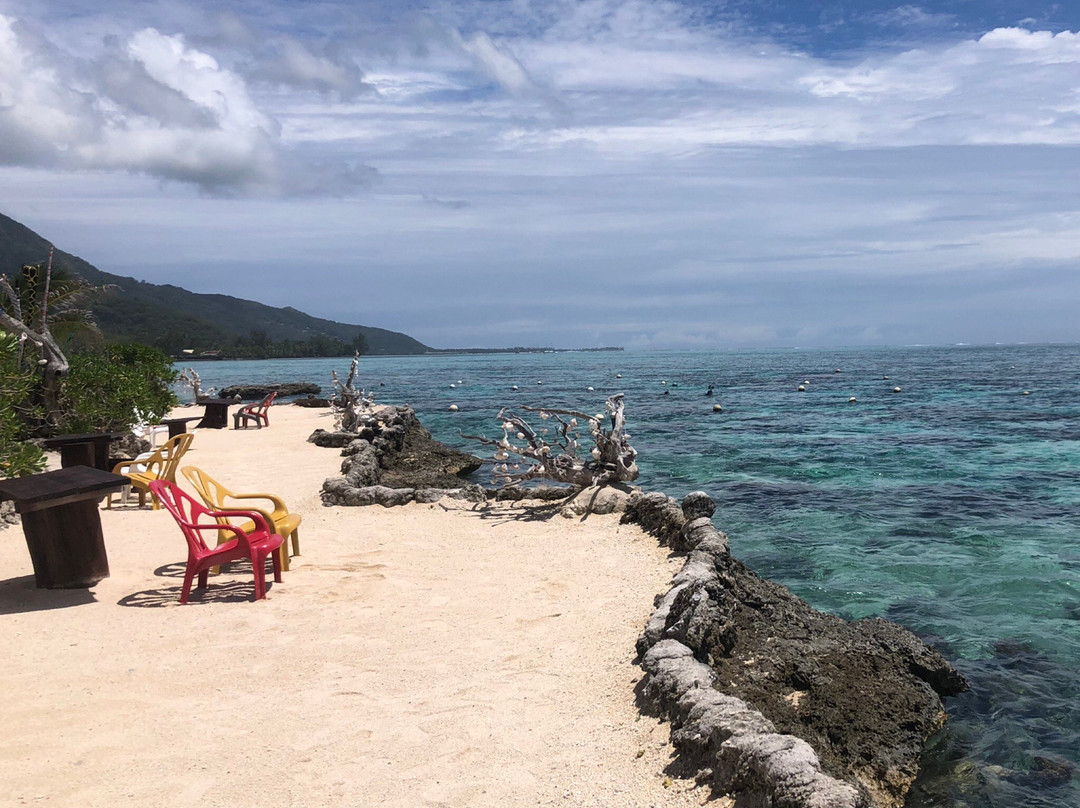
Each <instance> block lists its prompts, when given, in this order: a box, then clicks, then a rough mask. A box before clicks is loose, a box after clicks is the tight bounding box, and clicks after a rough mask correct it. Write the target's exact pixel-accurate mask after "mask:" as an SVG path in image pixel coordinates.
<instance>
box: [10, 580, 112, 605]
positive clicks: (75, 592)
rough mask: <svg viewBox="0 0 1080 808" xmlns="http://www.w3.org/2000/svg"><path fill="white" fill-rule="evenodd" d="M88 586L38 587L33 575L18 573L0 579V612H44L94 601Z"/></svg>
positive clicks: (95, 599)
mask: <svg viewBox="0 0 1080 808" xmlns="http://www.w3.org/2000/svg"><path fill="white" fill-rule="evenodd" d="M96 601H97V598H95V597H94V593H93V592H91V591H90V589H89V588H80V589H38V588H37V586H35V584H34V576H33V575H20V576H19V577H18V578H8V579H7V580H4V581H0V614H22V613H25V612H44V611H48V610H50V609H67V608H70V607H72V606H84V605H86V604H87V603H95V602H96Z"/></svg>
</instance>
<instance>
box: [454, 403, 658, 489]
mask: <svg viewBox="0 0 1080 808" xmlns="http://www.w3.org/2000/svg"><path fill="white" fill-rule="evenodd" d="M623 407H624V395H623V394H622V393H618V394H616V395H614V396H612V397H611V398H609V399H608V400H607V402H606V403H605V405H604V409H605V412H604V413H598V414H596V415H587V414H585V413H583V412H577V411H575V410H563V409H555V408H551V407H543V408H537V407H522V409H524V410H526V411H527V412H535V413H538V414H539V416H540V419H541V420H543V421H546V422H548V426H543V427H540V428H539V429H538V430H537V429H534V428H533V427H532V426H531V425H530V424H529V423H528V422H526V421H525V419H524V418H522V417H521V416H519V415H515V414H514V413H513V412H511V411H510V410H509V409H508V408H503V409H502V410H501V411H500V412H499V414H498V415H497V416H496V417H497V418H498V420H499V421H500V422H501V424H502V429H503V436H502V438H488V437H483V436H479V435H464V436H463V437H466V438H469V439H471V440H478V441H480V442H481V443H483V444H484V445H486V446H492V447H494V449H495V453H494V459H495V463H496V465H495V466H494V478H495V481H496V482H499V483H503V484H511V483H517V482H524V481H527V480H536V479H546V480H550V481H552V482H560V483H569V484H571V485H576V486H580V487H582V488H586V487H589V486H597V487H598V486H602V485H609V484H612V483H621V482H632V481H634V480H636V479H637V476H638V468H637V463H636V462H635V458H636V457H637V451H636V450H635V449H634V447H632V446H631V445H630V443H629V436H628V435H627V434H626V431H625V428H626V418H625V415H624V411H623ZM582 425H587V426H588V429H589V434H590V436H591V437H592V439H593V447H592V449H591V451H589V452H588V453H587V454H586V453H585V452H584V451H583V448H582V446H581V437H580V429H581V427H582ZM583 455H584V456H583Z"/></svg>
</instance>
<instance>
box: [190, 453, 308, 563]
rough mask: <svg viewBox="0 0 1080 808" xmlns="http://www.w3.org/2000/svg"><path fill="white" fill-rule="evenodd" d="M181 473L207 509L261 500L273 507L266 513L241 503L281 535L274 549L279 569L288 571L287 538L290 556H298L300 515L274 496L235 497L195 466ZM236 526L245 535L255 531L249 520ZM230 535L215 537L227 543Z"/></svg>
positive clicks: (246, 494)
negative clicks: (241, 501)
mask: <svg viewBox="0 0 1080 808" xmlns="http://www.w3.org/2000/svg"><path fill="white" fill-rule="evenodd" d="M180 472H181V473H182V474H183V475H184V476H185V477H187V478H188V480H189V481H190V482H191V484H192V485H193V486H195V490H196V491H197V492H198V493H199V496H200V497H201V498H202V501H203V502H205V503H206V507H208V508H210V510H215V511H224V510H229V509H230V508H235V507H238V506H236V505H230V504H229V503H228V502H227V501H226V500H230V499H231V500H244V501H245V502H246V501H247V500H252V499H261V500H265V501H266V502H269V503H270V504H271V505H272V506H273V508H274V509H273V510H272V511H270V510H266V509H265V508H253V507H251V506H250V505H247V504H244V505H243V506H239V507H242V508H243V510H245V511H256V512H258V513H260V514H262V516H263V517H264V518H265V519H266V521H267V522H268V523H269V524H270V532H271V533H276V534H278V535H279V536H281V537H282V538H283V539H284V541H283V542H282V543H281V547H279V548H278V549H277V552H278V554H279V558H280V559H281V568H282V569H283V570H287V569H289V548H288V545H289V539H290V538H291V539H292V554H293V555H300V522H301V518H300V514H298V513H290V512H289V509H288V508H287V507H286V506H285V503H284V502H283V501H282V500H281V497H277V496H274V495H273V494H263V493H258V494H256V493H243V494H238V493H236V492H235V491H230V490H229V489H228V488H226V487H225V486H224V485H222V484H221V483H220V482H218V481H217V480H215V479H214V478H213V477H211V476H210V475H209V474H207V473H206V472H205V471H203V470H202V469H201V468H199V467H198V466H184V467H183V468H182V469H180ZM218 521H219V522H225V523H227V522H228V520H227V519H219V520H218ZM238 527H239V528H240V529H241V530H242V531H244V532H245V533H251V532H252V531H253V530H255V527H256V526H255V523H254V522H253V521H251V520H248V521H247V522H242V523H240V524H239V525H238ZM232 538H233V536H232V534H231V533H229V532H228V531H222V532H221V533H219V535H218V543H221V542H222V541H229V540H230V539H232Z"/></svg>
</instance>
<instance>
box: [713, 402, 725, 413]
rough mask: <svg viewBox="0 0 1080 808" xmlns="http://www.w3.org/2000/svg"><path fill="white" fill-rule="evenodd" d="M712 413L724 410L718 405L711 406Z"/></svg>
mask: <svg viewBox="0 0 1080 808" xmlns="http://www.w3.org/2000/svg"><path fill="white" fill-rule="evenodd" d="M712 411H713V412H723V411H724V408H723V407H721V406H720V405H719V404H713V405H712Z"/></svg>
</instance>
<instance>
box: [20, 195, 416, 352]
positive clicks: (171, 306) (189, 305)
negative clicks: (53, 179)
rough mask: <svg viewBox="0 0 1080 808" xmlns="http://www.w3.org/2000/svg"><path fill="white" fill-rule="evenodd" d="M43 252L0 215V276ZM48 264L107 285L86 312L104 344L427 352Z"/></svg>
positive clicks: (80, 267)
mask: <svg viewBox="0 0 1080 808" xmlns="http://www.w3.org/2000/svg"><path fill="white" fill-rule="evenodd" d="M48 254H49V242H48V241H46V240H45V239H44V238H42V237H41V236H39V235H38V234H37V233H35V232H34V231H33V230H31V229H30V228H28V227H26V226H24V225H21V224H19V223H18V222H16V221H15V220H14V219H11V218H9V217H7V216H4V215H3V214H2V213H0V274H4V275H8V276H10V277H14V276H15V275H17V274H18V273H19V271H20V269H21V267H22V266H23V264H37V263H40V262H42V261H44V260H45V259H46V257H47V256H48ZM53 266H54V267H58V268H62V269H66V270H68V271H69V272H71V273H73V274H75V275H78V276H79V277H81V278H83V279H84V280H86V281H88V282H90V283H92V284H95V285H97V286H101V285H108V286H110V287H113V288H112V289H110V291H109V292H107V293H106V294H105V295H103V296H102V297H101V298H100V299H99V300H97V301H96V302H95V303H94V304H93V311H94V318H95V319H96V320H97V323H98V325H99V326H100V327H101V330H102V332H104V334H105V337H106V339H107V340H109V341H110V342H123V341H128V340H134V341H138V342H142V343H145V344H147V345H154V346H156V347H159V348H161V349H162V350H164V351H166V352H167V353H170V354H179V352H180V351H182V350H184V349H189V350H190V349H194V350H195V351H196V353H199V352H202V351H209V350H223V351H224V352H225V353H230V352H240V353H243V352H244V349H246V348H248V347H249V346H253V345H254V346H259V345H264V346H265V345H266V344H267V343H273V344H275V345H286V346H288V345H290V344H292V345H298V344H303V345H305V346H308V345H311V346H316V348H317V349H321V350H323V351H324V355H326V354H325V352H326V351H330V352H331V353H337V354H341V353H344V352H345V351H344V350H342V348H344V347H348V346H353V345H356V344H358V337H359V336H362V337H363V343H365V344H366V350H365V351H364V352H365V353H367V354H382V355H388V354H393V355H401V354H421V353H427V352H428V351H430V350H431V349H430V348H428V346H426V345H424V344H423V343H421V342H419V341H417V340H415V339H413V338H412V337H410V336H408V335H407V334H401V333H398V332H397V331H387V330H386V329H384V328H372V327H370V326H363V325H350V324H348V323H338V322H335V321H333V320H323V319H320V318H318V317H312V316H311V315H309V314H305V313H304V312H302V311H298V310H296V309H294V308H292V307H290V306H287V307H285V308H275V307H273V306H266V305H263V304H262V303H256V302H255V301H253V300H243V299H241V298H238V297H230V296H228V295H205V294H198V293H196V292H189V291H188V290H186V289H181V288H180V287H179V286H172V285H169V284H156V283H147V282H145V281H140V280H136V279H135V278H126V277H122V276H120V275H113V274H111V273H108V272H102V271H101V270H100V269H97V268H96V267H94V266H92V265H91V264H89V263H87V262H86V261H84V260H83V259H81V258H79V257H77V256H74V255H71V254H69V253H65V252H63V251H61V250H55V251H54V253H53ZM342 344H344V345H342ZM334 349H337V350H334ZM348 352H351V347H349V348H348ZM300 355H305V354H300Z"/></svg>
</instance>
